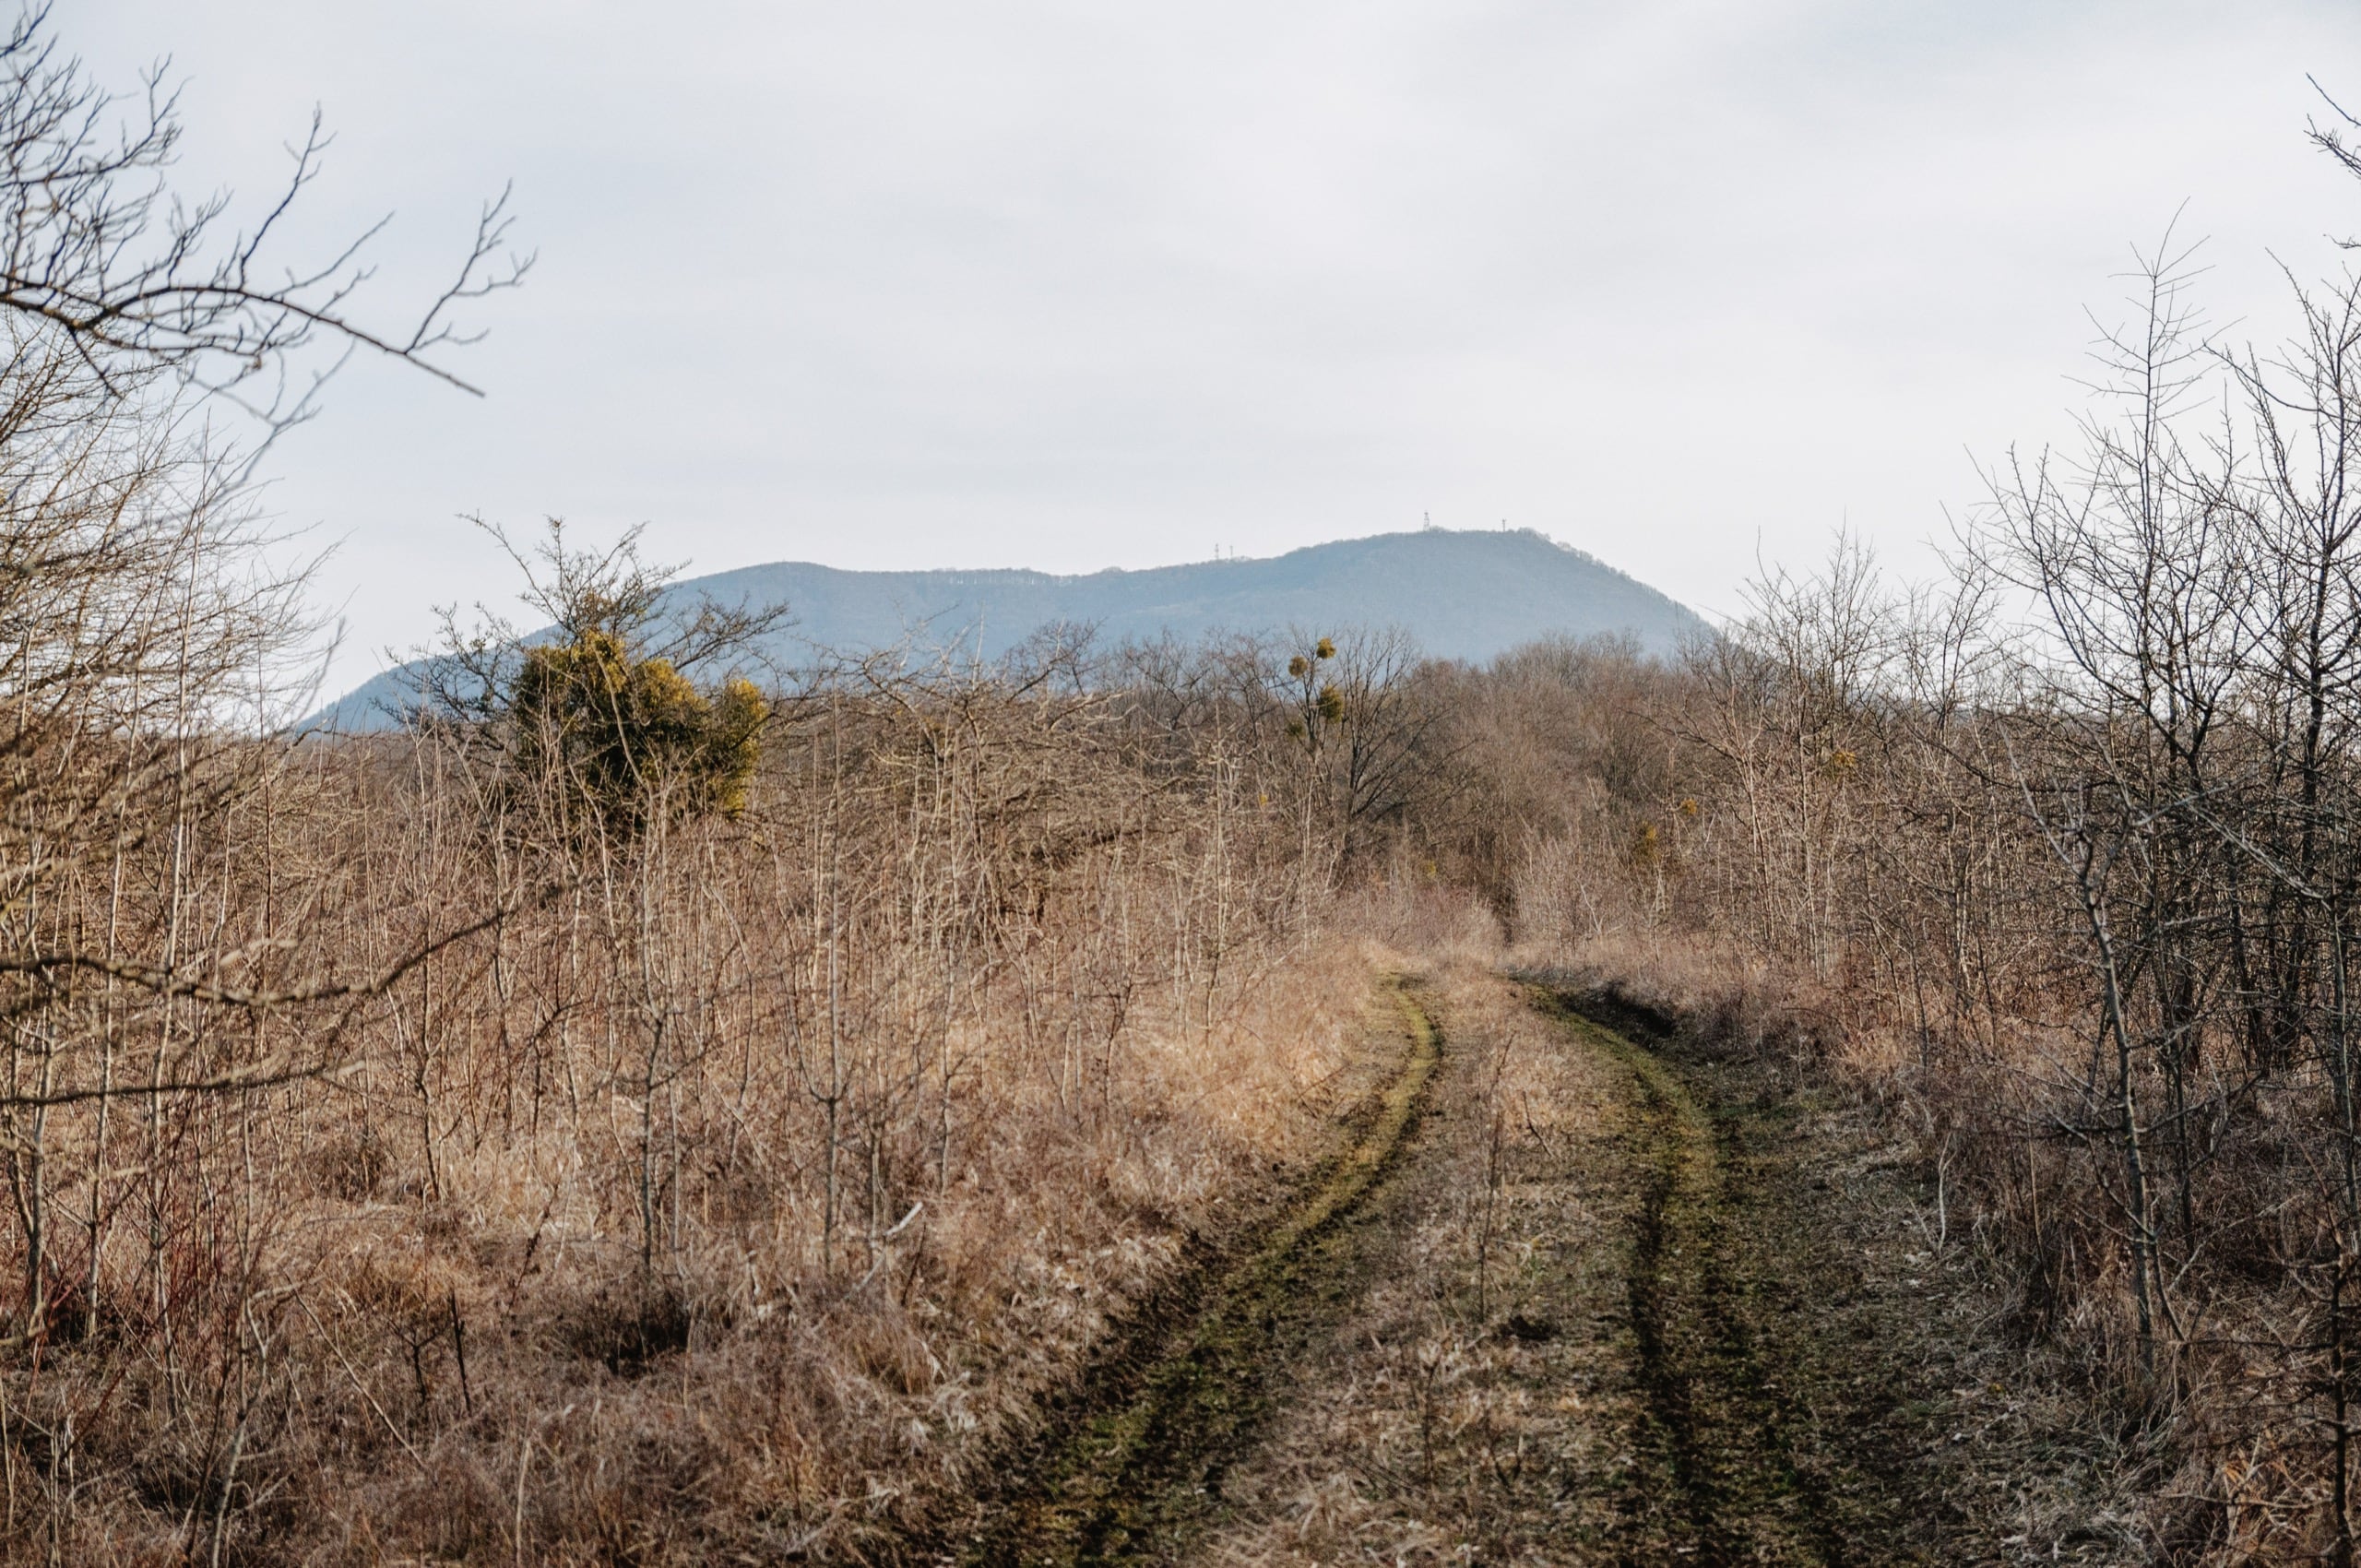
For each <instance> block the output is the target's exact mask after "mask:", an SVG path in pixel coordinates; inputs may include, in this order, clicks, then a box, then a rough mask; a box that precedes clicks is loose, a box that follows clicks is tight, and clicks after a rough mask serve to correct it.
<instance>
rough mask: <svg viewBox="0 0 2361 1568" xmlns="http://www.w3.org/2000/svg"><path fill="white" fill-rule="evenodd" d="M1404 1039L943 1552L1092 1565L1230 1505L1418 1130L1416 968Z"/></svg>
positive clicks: (1009, 1563) (1118, 1558)
mask: <svg viewBox="0 0 2361 1568" xmlns="http://www.w3.org/2000/svg"><path fill="white" fill-rule="evenodd" d="M1389 990H1390V991H1391V992H1393V995H1394V1002H1395V1004H1396V1006H1397V1007H1398V1009H1399V1011H1400V1015H1401V1018H1402V1026H1403V1034H1404V1037H1405V1039H1406V1050H1405V1051H1404V1055H1403V1060H1402V1064H1401V1066H1400V1067H1399V1068H1398V1069H1397V1070H1396V1071H1395V1073H1394V1076H1393V1078H1392V1079H1391V1081H1390V1082H1389V1083H1388V1084H1387V1085H1386V1086H1385V1087H1384V1088H1383V1089H1382V1090H1381V1091H1379V1092H1378V1094H1377V1095H1376V1096H1374V1097H1373V1099H1371V1100H1370V1101H1367V1102H1364V1105H1363V1108H1362V1110H1361V1111H1360V1113H1359V1114H1358V1116H1357V1117H1356V1118H1354V1119H1353V1121H1352V1123H1350V1126H1351V1132H1350V1134H1349V1135H1348V1141H1347V1144H1346V1146H1344V1147H1343V1148H1342V1149H1341V1150H1340V1151H1339V1152H1337V1153H1336V1154H1335V1155H1334V1156H1332V1157H1331V1158H1330V1159H1329V1160H1328V1161H1327V1162H1326V1163H1324V1164H1323V1166H1321V1167H1320V1168H1319V1169H1318V1170H1316V1171H1315V1172H1314V1174H1313V1175H1312V1177H1311V1180H1310V1181H1309V1182H1308V1183H1307V1185H1306V1187H1305V1189H1304V1191H1303V1192H1302V1194H1300V1195H1299V1197H1297V1198H1296V1199H1295V1200H1294V1201H1293V1202H1292V1203H1290V1204H1289V1205H1288V1206H1287V1208H1286V1209H1285V1210H1284V1211H1283V1212H1282V1213H1281V1214H1279V1215H1278V1216H1277V1217H1276V1218H1274V1219H1272V1220H1270V1221H1268V1222H1267V1223H1266V1224H1265V1225H1264V1227H1263V1228H1261V1229H1259V1230H1258V1232H1257V1233H1256V1234H1255V1235H1254V1236H1253V1237H1252V1239H1251V1240H1249V1241H1246V1242H1245V1243H1244V1244H1242V1245H1239V1246H1234V1247H1232V1248H1230V1249H1228V1251H1226V1252H1224V1253H1218V1254H1216V1255H1214V1256H1211V1257H1209V1258H1207V1259H1206V1260H1205V1262H1204V1264H1202V1265H1200V1266H1199V1267H1198V1268H1196V1269H1195V1270H1193V1271H1192V1273H1191V1274H1190V1275H1189V1276H1188V1277H1185V1278H1183V1279H1182V1280H1181V1281H1178V1282H1177V1283H1176V1284H1175V1286H1174V1287H1172V1288H1171V1289H1168V1290H1167V1291H1165V1292H1164V1293H1163V1295H1162V1297H1161V1298H1159V1301H1160V1305H1158V1306H1153V1307H1151V1308H1150V1309H1149V1311H1148V1312H1147V1313H1146V1314H1145V1317H1144V1319H1143V1321H1142V1322H1141V1323H1140V1324H1138V1325H1137V1326H1136V1327H1135V1328H1134V1329H1133V1331H1132V1332H1131V1333H1130V1334H1129V1335H1127V1336H1125V1339H1124V1342H1123V1343H1122V1344H1121V1345H1120V1346H1118V1347H1117V1348H1115V1349H1114V1350H1113V1351H1112V1352H1111V1353H1110V1354H1109V1356H1108V1357H1106V1358H1105V1359H1103V1360H1101V1361H1100V1362H1099V1363H1098V1365H1097V1367H1095V1368H1094V1369H1093V1371H1092V1372H1090V1373H1089V1374H1088V1375H1087V1376H1086V1379H1085V1381H1084V1383H1083V1384H1082V1386H1081V1388H1080V1389H1079V1391H1078V1392H1077V1394H1076V1395H1075V1396H1074V1397H1073V1398H1072V1399H1071V1400H1069V1401H1068V1402H1067V1403H1066V1405H1065V1407H1064V1408H1063V1409H1062V1410H1061V1411H1060V1412H1059V1413H1058V1415H1057V1416H1056V1417H1055V1418H1053V1420H1052V1421H1051V1423H1050V1428H1049V1430H1048V1431H1046V1432H1045V1433H1044V1434H1043V1435H1042V1437H1041V1438H1039V1439H1038V1440H1037V1442H1036V1443H1034V1445H1033V1446H1032V1448H1031V1450H1030V1451H1029V1452H1028V1453H1027V1454H1026V1455H1023V1456H1021V1457H1020V1458H1019V1459H1018V1460H1017V1461H1016V1462H1015V1463H1014V1466H1013V1467H1012V1474H1011V1479H1008V1480H1007V1481H1006V1482H1004V1483H1003V1484H1002V1485H1001V1486H999V1487H997V1488H994V1489H992V1495H991V1496H988V1497H986V1498H984V1499H980V1500H979V1503H980V1504H981V1508H980V1512H979V1516H978V1517H977V1519H976V1520H975V1522H974V1523H973V1524H972V1525H971V1526H970V1533H969V1535H968V1538H967V1541H966V1543H965V1544H964V1546H963V1547H961V1548H959V1549H956V1550H950V1551H946V1552H943V1554H942V1555H941V1556H940V1557H939V1558H938V1561H941V1562H958V1563H963V1564H974V1565H978V1568H982V1565H991V1568H1013V1565H1016V1564H1026V1565H1046V1568H1069V1565H1071V1568H1086V1565H1097V1564H1121V1563H1145V1562H1165V1561H1169V1560H1170V1558H1171V1557H1172V1556H1173V1555H1174V1554H1175V1553H1176V1552H1177V1551H1178V1550H1179V1549H1180V1548H1181V1545H1182V1544H1184V1543H1185V1542H1186V1541H1187V1540H1188V1539H1189V1538H1192V1536H1193V1535H1195V1534H1196V1533H1197V1531H1198V1530H1199V1529H1201V1528H1202V1526H1204V1524H1206V1523H1207V1522H1208V1521H1209V1520H1210V1519H1212V1518H1213V1517H1215V1516H1216V1515H1218V1513H1219V1511H1220V1508H1221V1488H1222V1479H1223V1476H1224V1474H1225V1472H1226V1470H1227V1469H1228V1466H1229V1465H1230V1464H1231V1462H1232V1461H1233V1460H1234V1459H1236V1458H1237V1457H1238V1456H1239V1455H1241V1454H1242V1453H1244V1452H1245V1450H1246V1449H1247V1447H1248V1445H1249V1444H1251V1443H1252V1441H1253V1439H1254V1438H1255V1436H1256V1435H1257V1433H1258V1432H1259V1431H1260V1429H1261V1428H1262V1426H1263V1424H1264V1420H1265V1419H1266V1417H1267V1416H1268V1413H1269V1408H1270V1404H1271V1396H1270V1393H1269V1384H1270V1381H1271V1379H1270V1372H1271V1369H1272V1368H1273V1367H1274V1366H1275V1365H1278V1364H1281V1363H1282V1362H1283V1361H1284V1360H1285V1359H1286V1358H1287V1357H1288V1356H1290V1355H1291V1354H1294V1353H1297V1352H1299V1350H1300V1349H1301V1348H1303V1347H1305V1346H1307V1345H1309V1344H1311V1343H1313V1342H1315V1341H1316V1340H1317V1339H1318V1338H1319V1337H1320V1336H1321V1335H1322V1333H1323V1330H1324V1329H1325V1328H1326V1327H1328V1326H1329V1325H1330V1324H1333V1323H1335V1321H1337V1320H1338V1319H1340V1318H1341V1317H1342V1316H1343V1315H1344V1314H1345V1313H1347V1311H1349V1309H1350V1307H1351V1305H1352V1303H1353V1302H1354V1301H1355V1300H1356V1299H1357V1298H1358V1293H1359V1281H1360V1276H1361V1273H1362V1266H1363V1264H1364V1262H1365V1257H1366V1253H1367V1249H1368V1246H1369V1245H1370V1243H1372V1242H1373V1241H1376V1240H1377V1238H1375V1237H1374V1236H1370V1235H1363V1234H1360V1233H1359V1232H1361V1231H1362V1230H1365V1229H1368V1228H1367V1227H1365V1226H1362V1225H1360V1224H1358V1221H1360V1220H1362V1219H1363V1218H1365V1216H1366V1214H1367V1211H1368V1210H1369V1209H1370V1207H1371V1203H1370V1199H1371V1197H1372V1195H1373V1194H1374V1192H1375V1191H1376V1189H1378V1188H1379V1187H1380V1185H1381V1184H1382V1183H1383V1182H1385V1181H1386V1180H1387V1178H1388V1177H1389V1176H1390V1175H1391V1174H1392V1173H1393V1171H1394V1169H1395V1167H1396V1166H1397V1165H1398V1164H1399V1163H1400V1160H1401V1158H1402V1156H1403V1154H1404V1152H1405V1150H1406V1146H1408V1145H1409V1144H1410V1143H1411V1142H1412V1141H1413V1140H1414V1138H1415V1136H1416V1134H1417V1131H1418V1118H1419V1114H1420V1111H1421V1110H1422V1109H1423V1107H1424V1105H1425V1102H1426V1099H1427V1097H1428V1090H1429V1086H1430V1082H1431V1080H1432V1078H1433V1076H1434V1072H1435V1068H1436V1066H1437V1065H1438V1063H1440V1062H1441V1060H1442V1036H1441V1034H1440V1033H1439V1032H1438V1031H1437V1030H1436V1028H1434V1026H1433V1024H1432V1023H1431V1022H1430V1019H1429V1018H1428V1016H1427V1015H1426V1012H1425V1011H1424V1009H1422V1008H1421V1007H1420V1006H1419V1004H1418V1002H1417V1000H1416V999H1415V998H1414V997H1413V996H1412V994H1411V992H1410V991H1409V990H1408V988H1407V987H1406V984H1405V983H1404V982H1401V981H1398V980H1397V981H1394V982H1392V983H1391V984H1390V986H1389Z"/></svg>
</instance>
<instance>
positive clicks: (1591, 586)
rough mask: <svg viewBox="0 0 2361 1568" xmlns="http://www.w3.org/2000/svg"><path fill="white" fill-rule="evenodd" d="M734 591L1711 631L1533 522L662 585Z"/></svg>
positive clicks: (1525, 633) (1461, 643)
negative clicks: (1277, 548)
mask: <svg viewBox="0 0 2361 1568" xmlns="http://www.w3.org/2000/svg"><path fill="white" fill-rule="evenodd" d="M669 594H670V597H673V598H675V599H678V600H694V599H695V598H696V597H698V596H704V597H706V598H710V599H712V600H716V601H717V602H719V603H722V604H729V605H739V604H746V605H768V604H778V603H784V604H786V605H787V606H788V608H789V612H791V614H792V615H793V618H794V624H792V625H791V626H790V627H789V628H788V629H787V630H786V631H784V632H781V633H779V634H777V635H776V636H775V638H774V645H775V646H773V647H771V648H770V649H769V650H768V651H769V652H770V654H771V656H772V657H773V658H774V659H777V660H779V661H780V662H781V663H784V664H787V665H789V666H792V665H796V664H803V663H809V662H810V661H811V659H812V656H813V651H814V650H816V649H821V648H828V649H835V650H836V651H839V652H847V653H864V652H869V651H872V650H875V649H879V648H890V647H898V646H901V645H903V644H905V643H909V644H912V645H913V646H915V647H922V648H937V649H939V648H946V647H956V648H959V649H961V650H963V651H969V652H973V653H974V654H975V655H977V656H978V657H979V658H982V659H996V658H998V657H1000V656H1001V655H1002V654H1003V653H1005V652H1007V651H1008V650H1009V649H1010V648H1012V647H1015V646H1017V645H1018V644H1020V643H1022V642H1023V641H1024V640H1025V639H1026V637H1028V636H1031V635H1032V634H1033V633H1035V632H1036V631H1038V630H1039V629H1040V628H1041V627H1043V626H1047V625H1052V624H1060V623H1064V624H1090V625H1095V626H1096V627H1097V630H1098V635H1099V636H1100V637H1101V638H1102V639H1103V640H1105V641H1109V642H1120V641H1122V640H1124V639H1127V638H1133V637H1153V636H1158V635H1161V634H1164V633H1168V632H1169V633H1171V634H1172V635H1174V636H1180V637H1183V638H1188V637H1197V636H1204V635H1205V634H1207V633H1210V632H1217V631H1240V632H1252V631H1276V630H1281V629H1284V628H1286V627H1288V626H1299V627H1302V628H1304V629H1306V630H1309V631H1315V632H1329V631H1335V630H1337V629H1340V628H1343V627H1348V626H1399V627H1401V628H1403V629H1404V630H1406V631H1407V632H1409V633H1410V634H1411V635H1412V636H1415V637H1416V638H1417V639H1418V645H1419V647H1421V648H1422V649H1423V650H1424V651H1425V652H1426V653H1428V654H1429V655H1430V656H1431V657H1434V658H1439V659H1468V660H1473V661H1480V660H1483V659H1490V658H1492V657H1493V656H1494V655H1496V654H1500V653H1503V652H1506V651H1507V650H1508V649H1510V648H1513V647H1517V646H1519V645H1520V644H1524V643H1529V642H1533V641H1535V640H1536V639H1539V638H1542V637H1548V636H1571V637H1589V636H1604V635H1622V636H1630V637H1631V638H1632V639H1633V640H1634V641H1635V642H1637V643H1638V644H1639V646H1640V647H1642V648H1643V650H1645V651H1647V652H1650V653H1657V654H1662V653H1668V652H1670V651H1671V650H1672V649H1673V648H1675V647H1678V646H1679V643H1680V642H1681V641H1682V640H1683V639H1684V638H1686V637H1689V636H1695V635H1698V634H1702V633H1704V632H1706V631H1708V630H1709V628H1708V627H1707V626H1706V624H1705V622H1704V621H1703V619H1702V618H1701V617H1699V616H1698V615H1697V614H1696V612H1693V611H1691V610H1690V609H1689V608H1688V607H1687V606H1685V605H1683V604H1680V603H1679V602H1678V601H1677V600H1673V599H1671V598H1669V597H1667V596H1666V595H1665V594H1662V593H1659V592H1657V591H1656V590H1655V588H1650V587H1648V586H1647V585H1646V584H1645V583H1643V582H1640V581H1639V580H1638V579H1636V578H1634V577H1631V576H1626V575H1625V574H1624V573H1621V572H1619V571H1617V570H1615V569H1614V568H1613V567H1611V566H1608V565H1607V564H1605V563H1603V562H1601V561H1599V560H1598V559H1597V558H1596V557H1595V556H1593V555H1590V554H1588V553H1586V552H1583V551H1580V550H1577V549H1574V548H1573V547H1572V546H1571V545H1564V544H1560V543H1558V542H1556V541H1555V540H1550V539H1548V538H1547V537H1545V536H1544V535H1542V534H1539V533H1536V532H1535V531H1534V530H1532V529H1516V530H1508V529H1501V530H1472V529H1471V530H1460V529H1420V530H1418V531H1417V532H1412V533H1391V534H1377V535H1374V536H1371V537H1370V538H1366V539H1348V540H1337V541H1335V542H1334V543H1330V544H1314V545H1309V546H1307V547H1305V548H1303V549H1301V550H1291V551H1289V552H1287V553H1286V554H1284V555H1277V556H1271V557H1266V558H1263V559H1256V560H1240V559H1223V560H1218V561H1199V562H1193V563H1191V564H1186V565H1180V566H1153V567H1148V568H1145V569H1141V570H1123V569H1119V568H1110V569H1109V570H1107V571H1103V572H1093V573H1089V574H1087V575H1084V576H1055V575H1052V574H1050V573H1047V572H1033V571H1024V570H1015V569H987V570H975V571H915V572H852V571H845V570H842V569H840V568H837V567H834V566H822V565H817V564H813V563H811V562H804V561H782V562H777V563H775V564H770V565H765V566H742V567H740V568H739V569H737V570H735V571H730V572H716V573H713V574H712V575H710V576H702V577H690V578H684V579H682V581H681V582H678V583H676V584H674V585H673V586H672V588H670V590H669ZM401 674H402V671H399V670H396V671H387V672H386V673H385V674H383V675H380V676H378V677H376V678H375V679H374V680H372V681H370V682H368V683H366V684H364V685H362V686H361V687H360V688H358V689H357V690H355V691H353V692H351V693H350V694H349V695H346V696H345V697H343V698H341V699H340V700H338V702H337V703H335V704H333V705H332V706H331V707H328V708H326V709H325V710H324V711H322V712H321V713H320V714H318V715H317V716H315V718H314V719H312V720H310V721H309V722H311V723H313V724H318V725H324V726H326V727H328V728H333V729H374V728H376V727H378V726H379V725H382V724H384V723H385V722H386V718H387V716H388V715H389V714H390V713H391V712H392V711H394V710H396V709H397V708H398V707H399V706H400V698H401V695H402V692H403V690H404V687H403V684H402V683H401V679H400V677H401Z"/></svg>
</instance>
